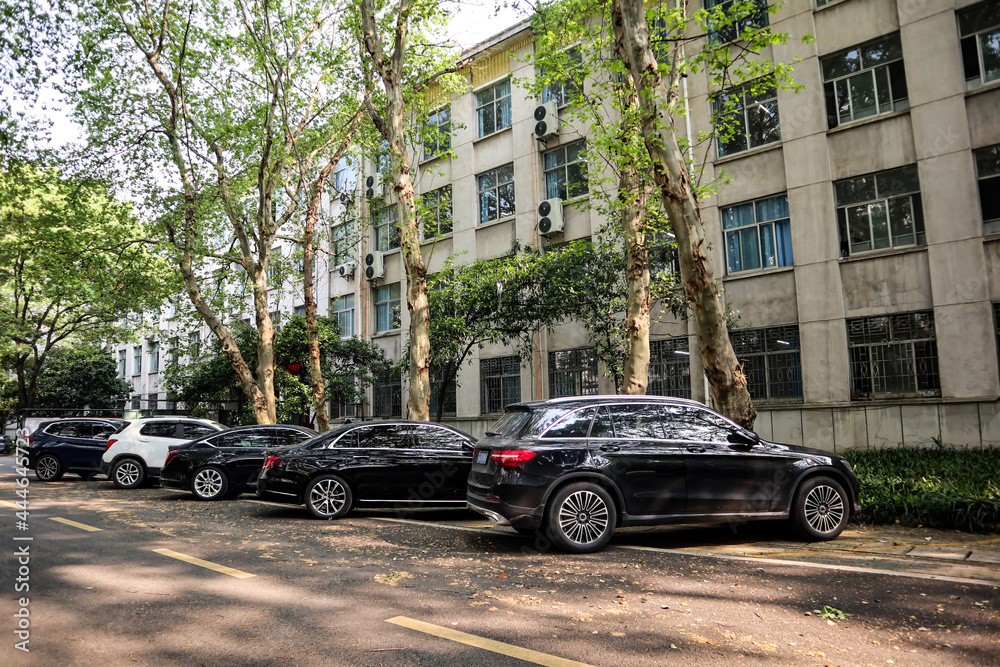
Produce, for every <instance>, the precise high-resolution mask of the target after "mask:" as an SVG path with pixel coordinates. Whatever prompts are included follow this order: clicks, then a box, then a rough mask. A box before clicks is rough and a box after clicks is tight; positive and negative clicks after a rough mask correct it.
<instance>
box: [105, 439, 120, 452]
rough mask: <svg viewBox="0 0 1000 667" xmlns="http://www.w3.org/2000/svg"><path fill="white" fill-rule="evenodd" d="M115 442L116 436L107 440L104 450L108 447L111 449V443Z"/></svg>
mask: <svg viewBox="0 0 1000 667" xmlns="http://www.w3.org/2000/svg"><path fill="white" fill-rule="evenodd" d="M116 442H118V440H117V439H116V438H112V439H111V440H108V444H107V445H106V446H105V447H104V451H108V450H109V449H111V445H113V444H115V443H116Z"/></svg>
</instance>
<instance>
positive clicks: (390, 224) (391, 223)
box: [372, 205, 399, 252]
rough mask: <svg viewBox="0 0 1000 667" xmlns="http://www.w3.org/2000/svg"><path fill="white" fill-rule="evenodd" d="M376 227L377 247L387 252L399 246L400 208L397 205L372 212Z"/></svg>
mask: <svg viewBox="0 0 1000 667" xmlns="http://www.w3.org/2000/svg"><path fill="white" fill-rule="evenodd" d="M372 217H373V218H374V220H373V224H372V226H373V227H375V249H376V250H381V251H382V252H385V251H386V250H393V249H395V248H398V247H399V233H398V232H397V231H396V229H397V228H398V227H399V209H398V208H396V206H395V205H391V206H387V207H385V208H383V209H379V210H377V211H375V213H373V214H372Z"/></svg>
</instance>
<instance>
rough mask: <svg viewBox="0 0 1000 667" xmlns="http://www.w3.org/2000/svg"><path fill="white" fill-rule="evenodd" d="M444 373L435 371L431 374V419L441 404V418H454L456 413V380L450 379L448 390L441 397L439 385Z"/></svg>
mask: <svg viewBox="0 0 1000 667" xmlns="http://www.w3.org/2000/svg"><path fill="white" fill-rule="evenodd" d="M443 378H444V372H443V371H440V370H439V371H437V372H435V373H431V402H430V409H429V412H430V415H431V419H434V418H436V417H437V413H438V407H439V405H440V404H441V403H443V404H444V405H443V407H444V409H443V410H442V411H441V415H442V416H446V417H454V416H455V415H456V414H457V412H458V384H457V381H456V380H457V379H456V378H452V380H451V382H450V383H449V384H448V388H447V389H446V390H445V392H444V396H443V397H442V396H441V383H442V382H443Z"/></svg>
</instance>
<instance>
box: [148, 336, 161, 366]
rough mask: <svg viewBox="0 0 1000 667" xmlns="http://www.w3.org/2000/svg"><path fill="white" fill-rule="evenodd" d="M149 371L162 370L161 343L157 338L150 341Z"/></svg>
mask: <svg viewBox="0 0 1000 667" xmlns="http://www.w3.org/2000/svg"><path fill="white" fill-rule="evenodd" d="M149 372H150V373H159V372H160V344H159V343H157V342H156V341H155V340H151V341H149Z"/></svg>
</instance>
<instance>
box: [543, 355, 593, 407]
mask: <svg viewBox="0 0 1000 667" xmlns="http://www.w3.org/2000/svg"><path fill="white" fill-rule="evenodd" d="M598 377H599V376H598V373H597V353H596V352H595V351H594V348H592V347H581V348H577V349H575V350H555V351H553V352H549V398H559V397H561V396H592V395H594V394H596V393H597V378H598Z"/></svg>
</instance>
